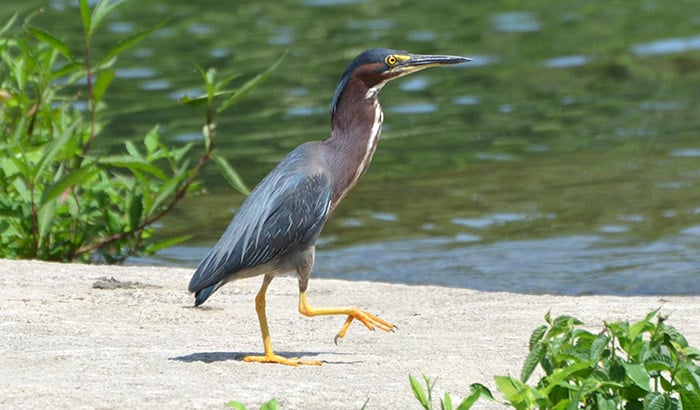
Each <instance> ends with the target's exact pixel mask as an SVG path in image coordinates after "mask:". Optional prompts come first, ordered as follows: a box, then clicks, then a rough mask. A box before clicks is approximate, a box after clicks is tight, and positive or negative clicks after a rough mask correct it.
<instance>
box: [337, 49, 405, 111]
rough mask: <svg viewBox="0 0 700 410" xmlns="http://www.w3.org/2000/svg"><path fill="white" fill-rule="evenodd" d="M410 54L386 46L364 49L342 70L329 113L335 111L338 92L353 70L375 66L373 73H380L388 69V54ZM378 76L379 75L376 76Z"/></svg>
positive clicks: (396, 55)
mask: <svg viewBox="0 0 700 410" xmlns="http://www.w3.org/2000/svg"><path fill="white" fill-rule="evenodd" d="M409 55H410V54H409V53H408V52H407V51H403V50H391V49H387V48H372V49H369V50H365V51H363V52H362V53H360V55H358V56H357V57H355V58H354V59H353V60H352V61H351V62H350V64H349V65H348V67H347V68H346V69H345V71H343V74H341V76H340V79H339V80H338V85H337V86H336V88H335V93H334V94H333V102H332V103H331V115H332V114H334V113H335V109H336V107H337V105H338V99H339V98H340V94H341V93H342V91H343V89H344V88H345V85H346V84H347V83H348V80H349V79H350V77H351V76H352V74H353V72H355V70H357V69H358V68H360V67H364V66H369V65H371V66H376V70H373V72H375V73H381V72H383V71H386V70H388V69H389V68H390V67H391V66H390V65H389V63H388V62H387V59H389V57H390V56H395V57H393V58H397V59H398V58H399V56H403V57H404V58H405V57H408V56H409ZM377 78H379V76H378V77H377Z"/></svg>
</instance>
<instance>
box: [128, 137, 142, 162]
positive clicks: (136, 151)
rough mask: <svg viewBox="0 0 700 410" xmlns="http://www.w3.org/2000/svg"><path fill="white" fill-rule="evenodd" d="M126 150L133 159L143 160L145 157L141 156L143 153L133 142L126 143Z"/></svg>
mask: <svg viewBox="0 0 700 410" xmlns="http://www.w3.org/2000/svg"><path fill="white" fill-rule="evenodd" d="M124 148H126V152H128V153H129V155H131V156H132V157H134V158H138V159H140V160H143V155H141V152H140V151H139V149H138V148H137V147H136V144H134V143H133V142H131V141H126V142H125V143H124Z"/></svg>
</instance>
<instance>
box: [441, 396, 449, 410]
mask: <svg viewBox="0 0 700 410" xmlns="http://www.w3.org/2000/svg"><path fill="white" fill-rule="evenodd" d="M440 409H442V410H452V397H450V393H448V392H445V396H444V398H442V399H441V400H440Z"/></svg>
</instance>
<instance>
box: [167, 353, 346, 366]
mask: <svg viewBox="0 0 700 410" xmlns="http://www.w3.org/2000/svg"><path fill="white" fill-rule="evenodd" d="M276 353H277V354H279V355H280V356H283V357H298V358H300V359H302V360H304V359H306V358H309V357H313V356H318V355H320V354H325V353H330V352H276ZM260 354H261V352H196V353H192V354H188V355H185V356H177V357H171V358H169V359H168V360H174V361H178V362H184V363H193V362H202V363H216V362H226V361H229V360H236V361H239V362H242V361H243V358H244V357H246V356H256V355H260ZM333 354H334V355H339V354H344V353H333ZM321 362H322V363H324V364H353V363H357V361H337V360H336V361H328V360H321Z"/></svg>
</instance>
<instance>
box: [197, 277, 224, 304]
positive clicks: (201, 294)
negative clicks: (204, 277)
mask: <svg viewBox="0 0 700 410" xmlns="http://www.w3.org/2000/svg"><path fill="white" fill-rule="evenodd" d="M218 288H219V284H218V283H217V284H215V285H211V286H209V287H206V288H204V289H200V290H198V291H197V292H196V293H195V294H194V305H195V306H199V305H201V304H202V303H204V302H205V301H206V300H207V299H209V296H211V294H212V293H214V291H215V290H216V289H218Z"/></svg>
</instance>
